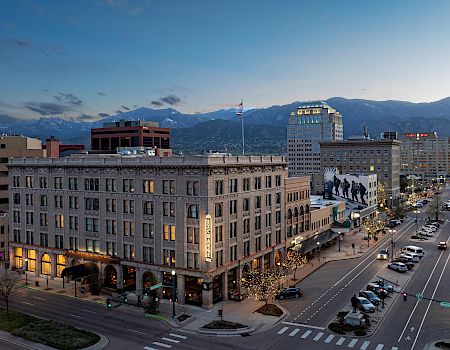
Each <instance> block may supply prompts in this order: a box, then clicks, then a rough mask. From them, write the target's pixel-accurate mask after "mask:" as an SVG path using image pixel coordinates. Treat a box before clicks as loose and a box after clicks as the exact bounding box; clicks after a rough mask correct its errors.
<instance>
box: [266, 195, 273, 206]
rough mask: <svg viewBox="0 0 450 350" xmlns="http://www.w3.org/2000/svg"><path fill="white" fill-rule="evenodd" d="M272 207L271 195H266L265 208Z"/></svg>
mask: <svg viewBox="0 0 450 350" xmlns="http://www.w3.org/2000/svg"><path fill="white" fill-rule="evenodd" d="M271 205H272V194H270V193H268V194H266V207H270V206H271Z"/></svg>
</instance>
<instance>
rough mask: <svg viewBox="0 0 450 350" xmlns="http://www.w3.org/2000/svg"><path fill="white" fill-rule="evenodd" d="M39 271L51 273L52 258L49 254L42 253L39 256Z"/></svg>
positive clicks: (45, 273)
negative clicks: (40, 256)
mask: <svg viewBox="0 0 450 350" xmlns="http://www.w3.org/2000/svg"><path fill="white" fill-rule="evenodd" d="M41 273H42V274H43V275H51V274H52V259H51V258H50V255H48V254H44V255H42V258H41Z"/></svg>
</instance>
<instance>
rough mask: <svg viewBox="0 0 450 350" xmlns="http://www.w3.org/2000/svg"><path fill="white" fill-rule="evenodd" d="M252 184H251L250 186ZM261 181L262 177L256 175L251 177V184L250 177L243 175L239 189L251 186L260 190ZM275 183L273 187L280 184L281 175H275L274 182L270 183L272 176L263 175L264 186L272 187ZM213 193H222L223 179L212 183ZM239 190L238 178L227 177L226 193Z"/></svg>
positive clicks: (247, 189)
mask: <svg viewBox="0 0 450 350" xmlns="http://www.w3.org/2000/svg"><path fill="white" fill-rule="evenodd" d="M252 185H253V186H252ZM262 185H263V182H262V177H261V176H257V177H254V178H253V184H252V183H251V178H250V177H244V178H243V179H242V182H241V191H243V192H247V191H250V190H251V189H252V188H253V189H254V190H260V189H261V188H262ZM273 185H275V187H280V186H282V183H281V175H275V183H274V184H273V183H272V176H271V175H267V176H265V177H264V186H265V187H264V188H272V186H273ZM214 189H215V194H216V195H217V196H218V195H222V194H224V193H225V192H224V190H225V188H224V180H216V181H215V184H214ZM238 191H239V188H238V179H236V178H235V179H229V182H228V193H236V192H238Z"/></svg>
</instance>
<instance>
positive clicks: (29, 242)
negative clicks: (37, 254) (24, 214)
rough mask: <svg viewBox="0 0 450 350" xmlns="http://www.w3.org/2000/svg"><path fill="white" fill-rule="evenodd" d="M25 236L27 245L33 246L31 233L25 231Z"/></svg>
mask: <svg viewBox="0 0 450 350" xmlns="http://www.w3.org/2000/svg"><path fill="white" fill-rule="evenodd" d="M25 236H26V243H27V244H34V235H33V231H25Z"/></svg>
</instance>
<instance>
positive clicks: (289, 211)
mask: <svg viewBox="0 0 450 350" xmlns="http://www.w3.org/2000/svg"><path fill="white" fill-rule="evenodd" d="M287 218H288V220H290V219H292V210H291V209H290V208H289V209H288V213H287Z"/></svg>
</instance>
